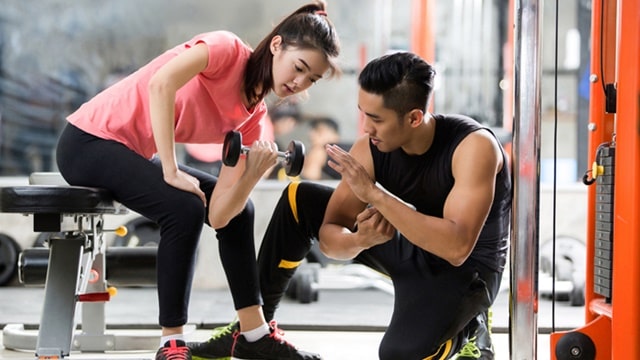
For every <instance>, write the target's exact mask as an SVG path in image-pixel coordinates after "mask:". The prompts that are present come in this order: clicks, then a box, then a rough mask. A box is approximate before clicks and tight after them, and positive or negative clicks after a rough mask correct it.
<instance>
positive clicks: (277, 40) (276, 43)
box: [269, 35, 282, 55]
mask: <svg viewBox="0 0 640 360" xmlns="http://www.w3.org/2000/svg"><path fill="white" fill-rule="evenodd" d="M269 49H270V50H271V54H273V55H275V53H276V52H277V51H279V50H281V49H282V36H280V35H276V36H274V37H272V38H271V44H270V45H269Z"/></svg>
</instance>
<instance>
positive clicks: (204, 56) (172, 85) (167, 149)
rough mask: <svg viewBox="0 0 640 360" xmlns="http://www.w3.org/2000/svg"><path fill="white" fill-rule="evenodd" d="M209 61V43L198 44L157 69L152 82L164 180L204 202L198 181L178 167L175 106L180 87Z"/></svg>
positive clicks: (152, 107)
mask: <svg viewBox="0 0 640 360" xmlns="http://www.w3.org/2000/svg"><path fill="white" fill-rule="evenodd" d="M208 61H209V51H208V48H207V45H206V44H202V43H201V44H197V45H195V46H193V47H192V48H190V49H188V50H185V51H184V52H182V53H181V54H179V55H177V56H176V57H175V58H173V59H172V60H170V61H169V62H168V63H166V64H165V65H164V66H162V67H161V68H160V69H158V71H157V72H156V73H155V74H154V75H153V77H152V78H151V80H150V81H149V111H150V116H151V127H152V129H153V137H154V140H155V143H156V148H157V149H158V156H159V157H160V161H161V162H162V173H163V176H164V180H165V181H166V182H167V183H168V184H169V185H171V186H174V187H176V188H178V189H181V190H185V191H189V192H192V193H194V194H196V195H198V196H199V197H200V198H201V199H202V202H203V203H204V202H205V201H206V200H205V196H204V193H203V192H202V191H201V190H200V188H199V182H198V180H197V179H196V178H194V177H192V176H190V175H188V174H187V173H185V172H182V171H180V170H179V169H178V161H177V159H176V146H175V137H174V127H175V113H174V112H175V110H174V109H175V100H176V92H177V91H178V89H180V88H181V87H182V86H183V85H184V84H186V83H187V82H188V81H189V80H191V79H192V78H193V77H195V76H196V75H197V74H198V73H200V72H201V71H202V70H204V69H205V67H206V66H207V63H208Z"/></svg>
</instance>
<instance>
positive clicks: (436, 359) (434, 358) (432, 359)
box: [422, 339, 453, 360]
mask: <svg viewBox="0 0 640 360" xmlns="http://www.w3.org/2000/svg"><path fill="white" fill-rule="evenodd" d="M452 345H453V341H452V339H449V340H447V341H446V342H445V343H444V344H442V345H440V347H439V348H438V351H436V353H435V354H433V355H429V356H427V357H426V358H424V359H422V360H444V359H446V358H447V357H448V356H449V353H450V352H451V347H452Z"/></svg>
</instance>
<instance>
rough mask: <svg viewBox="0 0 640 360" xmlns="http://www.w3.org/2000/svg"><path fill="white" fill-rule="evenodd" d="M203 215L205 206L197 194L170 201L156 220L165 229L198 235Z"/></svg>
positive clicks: (202, 222) (204, 214)
mask: <svg viewBox="0 0 640 360" xmlns="http://www.w3.org/2000/svg"><path fill="white" fill-rule="evenodd" d="M189 195H191V194H189ZM205 216H206V210H205V207H204V206H203V204H202V201H201V200H200V199H199V198H198V197H197V196H182V197H180V198H179V199H174V200H173V201H171V204H170V209H169V210H168V211H166V212H164V214H162V215H161V216H160V217H159V218H158V220H157V222H158V224H159V225H160V227H161V228H162V229H163V230H165V231H166V230H172V231H179V232H181V233H192V232H197V233H198V236H199V234H200V232H201V231H202V226H203V224H204V219H205Z"/></svg>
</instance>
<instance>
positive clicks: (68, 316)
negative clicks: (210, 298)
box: [1, 173, 160, 359]
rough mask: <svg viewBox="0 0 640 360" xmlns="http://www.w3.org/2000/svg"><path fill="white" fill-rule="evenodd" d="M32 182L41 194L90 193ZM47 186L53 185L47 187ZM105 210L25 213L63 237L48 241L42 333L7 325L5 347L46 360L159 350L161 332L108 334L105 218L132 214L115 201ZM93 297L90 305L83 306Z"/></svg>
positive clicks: (52, 180)
mask: <svg viewBox="0 0 640 360" xmlns="http://www.w3.org/2000/svg"><path fill="white" fill-rule="evenodd" d="M29 180H30V184H31V185H29V186H40V187H41V189H44V188H42V187H43V186H44V187H45V188H46V189H48V190H51V191H53V192H55V191H57V189H59V188H60V187H63V188H64V190H65V191H75V190H76V189H77V190H78V191H80V190H84V191H86V188H80V187H72V186H68V185H66V184H65V183H64V180H62V178H61V177H60V176H59V174H55V173H42V174H32V176H31V177H30V179H29ZM43 181H44V182H45V183H47V185H43ZM61 182H62V183H61ZM98 190H100V189H98ZM103 205H104V204H101V206H99V207H100V208H99V209H97V210H96V211H95V212H94V211H91V210H89V211H83V212H69V211H68V209H67V211H64V212H62V211H61V212H51V211H50V209H35V210H34V209H32V211H25V212H24V213H25V214H31V215H33V228H34V231H36V232H52V233H61V234H63V236H56V235H54V236H50V237H49V239H48V240H47V242H48V245H49V262H48V269H47V276H46V282H45V288H44V304H43V308H42V313H41V321H40V325H39V329H38V330H37V331H29V330H25V328H24V325H22V324H8V325H6V326H5V328H4V329H3V345H4V347H5V348H8V349H18V350H30V349H35V352H36V356H37V357H38V358H40V359H58V358H62V357H65V356H69V355H70V352H71V351H72V350H74V351H81V352H105V351H132V350H152V349H156V348H157V347H158V344H159V339H160V333H159V331H158V332H157V333H156V334H149V333H148V332H147V334H142V335H120V336H118V335H115V334H108V333H106V322H105V305H106V302H107V301H108V300H109V298H110V295H109V289H108V287H107V281H106V279H105V274H106V269H105V253H106V248H107V243H106V240H105V237H104V231H105V229H104V228H103V224H104V220H103V215H104V214H106V213H108V214H124V213H126V212H127V211H126V209H125V208H124V207H122V206H121V205H120V204H118V203H117V202H114V201H113V204H112V206H111V207H109V206H106V207H103ZM45 206H46V204H45ZM61 208H62V206H61ZM1 210H3V211H5V210H6V209H1ZM14 210H16V209H10V212H16V211H14ZM27 210H28V209H27ZM92 294H94V295H97V297H94V298H93V299H97V300H92V299H91V296H92ZM82 295H84V296H85V297H84V298H83V297H82ZM87 296H88V297H89V299H90V301H81V300H83V299H84V300H86V297H87ZM79 302H81V304H82V312H81V315H82V319H81V329H80V330H76V319H75V312H76V308H77V305H78V303H79Z"/></svg>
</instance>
